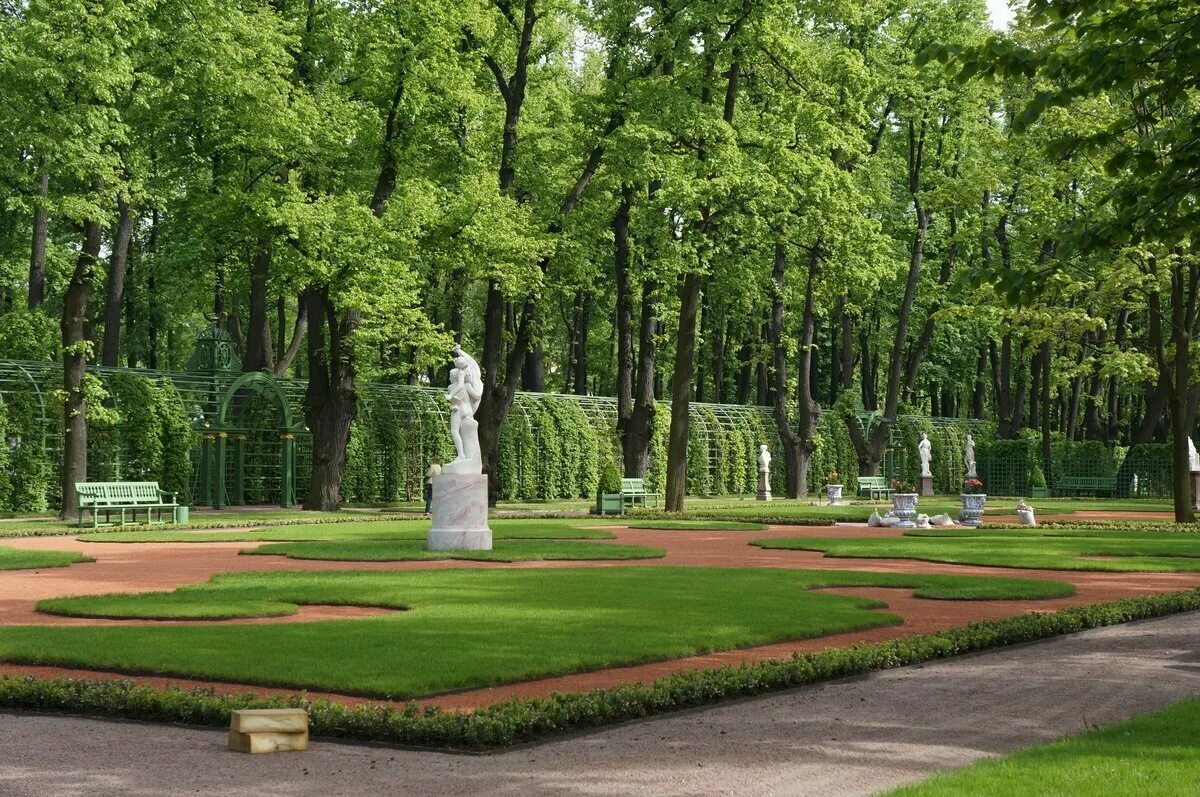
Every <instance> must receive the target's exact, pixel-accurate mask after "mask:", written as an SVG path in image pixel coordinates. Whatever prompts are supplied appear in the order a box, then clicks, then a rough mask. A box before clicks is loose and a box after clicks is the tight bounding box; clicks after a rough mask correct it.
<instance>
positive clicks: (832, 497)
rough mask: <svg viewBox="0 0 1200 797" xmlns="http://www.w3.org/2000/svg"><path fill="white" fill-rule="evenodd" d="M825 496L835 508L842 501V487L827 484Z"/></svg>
mask: <svg viewBox="0 0 1200 797" xmlns="http://www.w3.org/2000/svg"><path fill="white" fill-rule="evenodd" d="M825 494H826V495H827V496H829V505H830V506H834V505H835V504H838V503H840V502H841V500H842V485H840V484H827V485H825Z"/></svg>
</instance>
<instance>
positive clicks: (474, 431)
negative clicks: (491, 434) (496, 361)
mask: <svg viewBox="0 0 1200 797" xmlns="http://www.w3.org/2000/svg"><path fill="white" fill-rule="evenodd" d="M482 397H483V375H482V373H481V372H480V370H479V363H477V362H475V360H474V358H472V357H471V355H469V354H467V353H465V352H464V351H463V350H462V349H460V348H459V347H458V346H455V347H454V368H453V369H451V371H450V387H449V389H448V390H447V391H446V399H447V400H448V401H449V402H450V436H451V437H453V438H454V450H455V451H456V452H457V453H458V456H456V457H455V458H454V461H453V462H450V463H448V464H446V465H445V466H444V467H443V468H442V473H466V474H476V473H482V472H483V457H482V456H481V455H480V452H479V424H478V423H477V422H476V421H475V411H476V410H478V409H479V401H480V399H481V398H482Z"/></svg>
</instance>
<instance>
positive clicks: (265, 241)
mask: <svg viewBox="0 0 1200 797" xmlns="http://www.w3.org/2000/svg"><path fill="white" fill-rule="evenodd" d="M271 258H272V255H271V234H270V233H267V232H264V233H262V234H261V235H260V236H259V240H258V251H257V252H256V253H255V255H254V259H253V260H252V261H251V263H250V326H249V328H248V329H247V330H246V351H245V353H244V354H243V355H242V367H243V369H244V370H246V371H274V370H275V352H274V351H273V348H274V347H273V346H272V345H271V321H270V316H269V313H268V311H267V281H268V279H269V277H270V272H271ZM309 309H310V310H311V309H312V308H311V307H310V308H309Z"/></svg>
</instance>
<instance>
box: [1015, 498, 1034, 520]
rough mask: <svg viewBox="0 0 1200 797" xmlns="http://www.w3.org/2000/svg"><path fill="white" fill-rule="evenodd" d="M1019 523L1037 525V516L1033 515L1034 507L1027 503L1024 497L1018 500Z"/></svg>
mask: <svg viewBox="0 0 1200 797" xmlns="http://www.w3.org/2000/svg"><path fill="white" fill-rule="evenodd" d="M1017 525H1018V526H1036V525H1037V518H1035V517H1034V516H1033V507H1031V506H1030V505H1029V504H1027V503H1025V499H1024V498H1022V499H1021V500H1020V501H1018V502H1017Z"/></svg>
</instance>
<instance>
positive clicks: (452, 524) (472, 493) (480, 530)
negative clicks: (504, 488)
mask: <svg viewBox="0 0 1200 797" xmlns="http://www.w3.org/2000/svg"><path fill="white" fill-rule="evenodd" d="M432 509H433V526H432V527H431V528H430V529H429V536H428V537H427V538H426V543H425V547H426V548H428V549H429V550H431V551H490V550H492V530H491V529H490V528H488V480H487V474H486V473H461V474H460V473H443V474H442V475H441V476H434V477H433V507H432Z"/></svg>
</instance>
